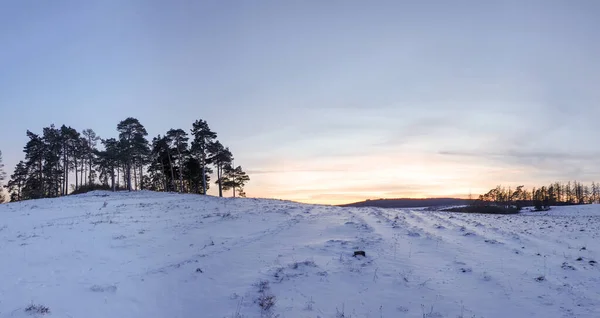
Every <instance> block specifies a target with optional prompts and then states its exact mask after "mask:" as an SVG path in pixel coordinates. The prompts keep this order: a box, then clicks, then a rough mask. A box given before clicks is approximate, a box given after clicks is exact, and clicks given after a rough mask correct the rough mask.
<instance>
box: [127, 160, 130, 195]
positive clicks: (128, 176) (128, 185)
mask: <svg viewBox="0 0 600 318" xmlns="http://www.w3.org/2000/svg"><path fill="white" fill-rule="evenodd" d="M127 191H131V162H130V161H129V162H127Z"/></svg>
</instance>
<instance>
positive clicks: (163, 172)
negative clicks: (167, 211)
mask: <svg viewBox="0 0 600 318" xmlns="http://www.w3.org/2000/svg"><path fill="white" fill-rule="evenodd" d="M159 156H160V155H159ZM160 165H161V166H162V171H161V172H162V175H163V178H164V179H165V180H164V181H165V184H164V187H165V188H164V191H167V187H168V185H167V184H168V181H167V174H166V173H165V160H164V159H163V158H162V157H160Z"/></svg>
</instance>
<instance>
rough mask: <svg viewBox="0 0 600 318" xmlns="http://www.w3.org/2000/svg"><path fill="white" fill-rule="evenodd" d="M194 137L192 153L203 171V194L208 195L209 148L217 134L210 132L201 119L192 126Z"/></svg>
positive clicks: (206, 124)
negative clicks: (207, 167)
mask: <svg viewBox="0 0 600 318" xmlns="http://www.w3.org/2000/svg"><path fill="white" fill-rule="evenodd" d="M192 136H194V139H193V140H192V146H191V148H192V149H191V152H192V156H194V157H195V158H196V160H197V161H198V164H199V165H200V168H201V169H202V190H203V192H202V194H206V191H207V190H208V185H207V177H206V175H207V173H206V166H207V165H208V162H207V158H208V156H209V151H208V146H209V145H210V144H211V143H213V142H214V140H215V139H216V138H217V134H216V133H215V132H213V131H212V130H210V127H208V123H207V122H206V121H204V120H202V119H200V120H196V122H194V123H193V124H192Z"/></svg>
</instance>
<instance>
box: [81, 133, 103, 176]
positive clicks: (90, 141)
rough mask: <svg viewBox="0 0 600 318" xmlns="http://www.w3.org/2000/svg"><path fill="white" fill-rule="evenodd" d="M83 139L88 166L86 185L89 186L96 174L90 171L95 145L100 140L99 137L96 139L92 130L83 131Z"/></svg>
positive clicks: (92, 170)
mask: <svg viewBox="0 0 600 318" xmlns="http://www.w3.org/2000/svg"><path fill="white" fill-rule="evenodd" d="M82 134H83V137H84V138H85V140H86V146H87V147H86V149H85V150H86V157H87V158H86V160H87V164H88V169H89V170H88V178H87V183H88V184H89V185H91V184H93V183H94V180H95V179H96V174H95V171H94V169H92V166H93V163H94V154H95V153H96V152H95V151H96V145H97V143H98V141H99V140H100V137H98V136H97V135H96V133H95V132H94V131H93V130H92V129H89V128H88V129H85V130H84V131H83V132H82Z"/></svg>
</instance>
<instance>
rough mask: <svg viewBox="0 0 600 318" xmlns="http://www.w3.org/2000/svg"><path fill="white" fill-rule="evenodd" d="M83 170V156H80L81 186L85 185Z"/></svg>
mask: <svg viewBox="0 0 600 318" xmlns="http://www.w3.org/2000/svg"><path fill="white" fill-rule="evenodd" d="M84 170H85V157H83V156H82V157H81V185H82V186H84V185H85V178H84V176H85V173H84Z"/></svg>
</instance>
